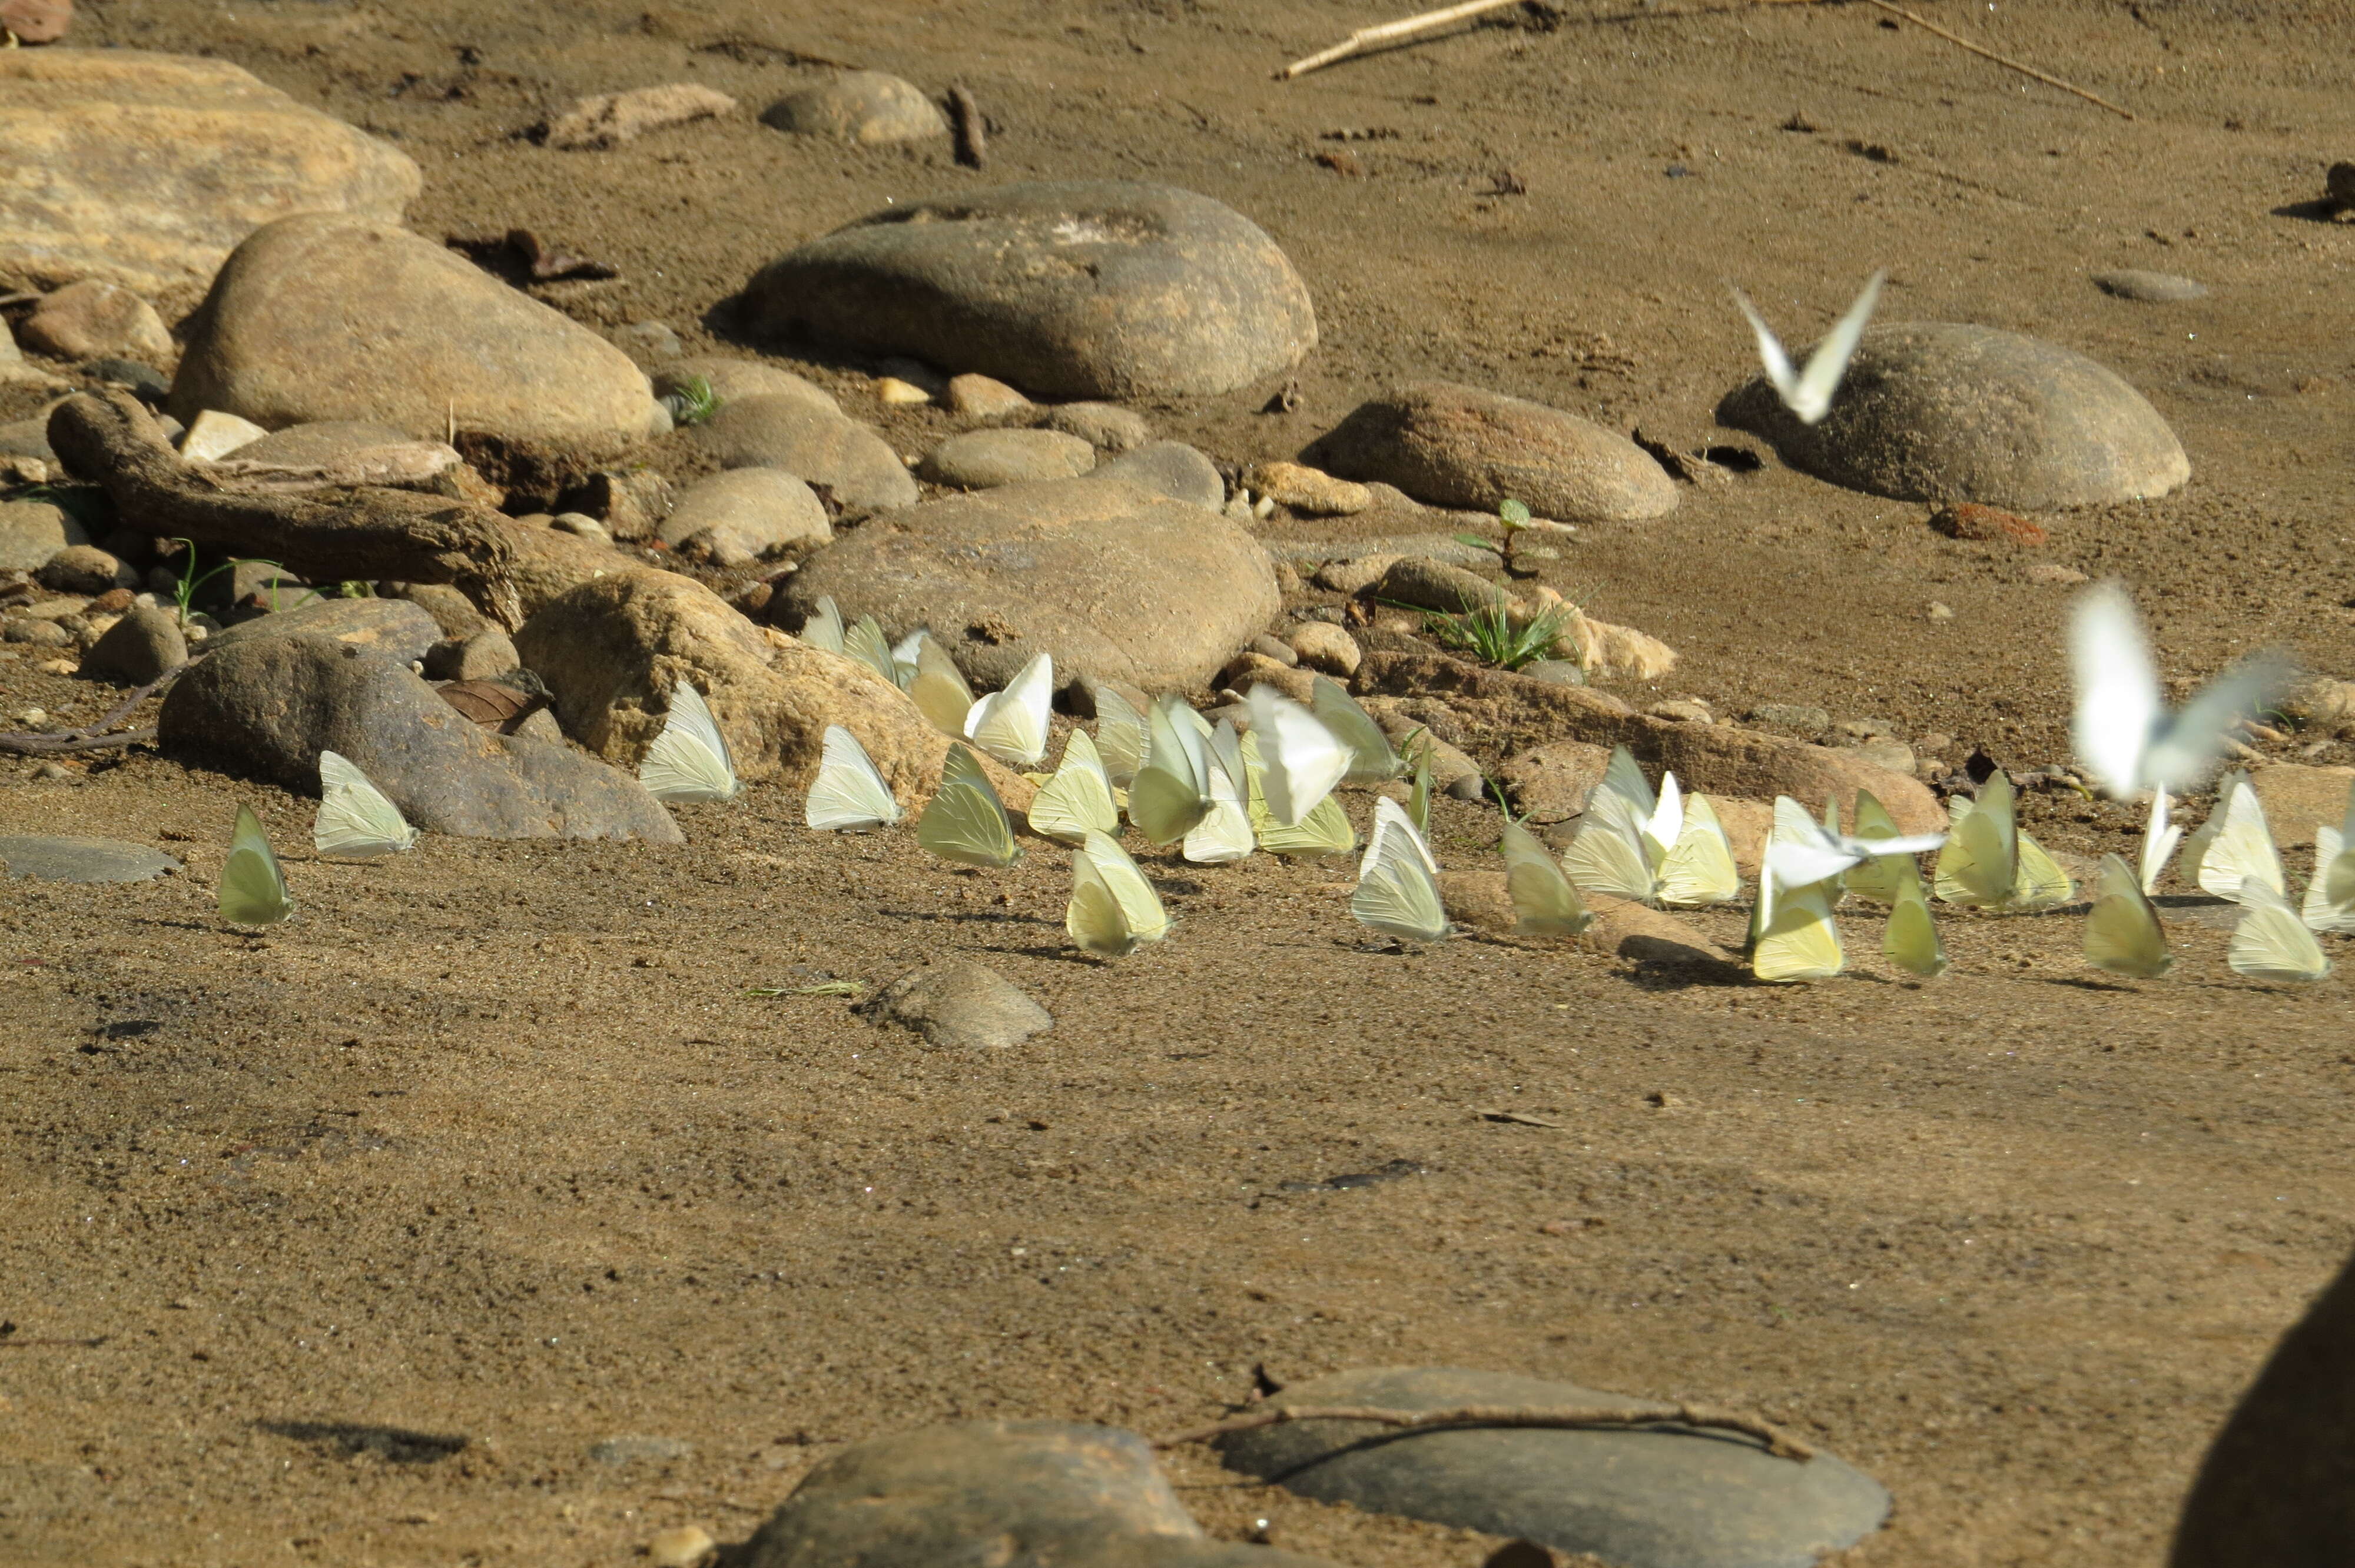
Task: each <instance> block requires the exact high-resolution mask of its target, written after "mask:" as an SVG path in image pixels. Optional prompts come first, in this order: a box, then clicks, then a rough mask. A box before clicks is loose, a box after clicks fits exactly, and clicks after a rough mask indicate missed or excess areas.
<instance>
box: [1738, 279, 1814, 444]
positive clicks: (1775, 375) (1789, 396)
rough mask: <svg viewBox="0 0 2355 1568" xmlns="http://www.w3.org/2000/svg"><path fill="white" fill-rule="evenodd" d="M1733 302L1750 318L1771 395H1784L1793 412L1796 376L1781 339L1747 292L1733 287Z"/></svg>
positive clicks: (1794, 410) (1759, 359)
mask: <svg viewBox="0 0 2355 1568" xmlns="http://www.w3.org/2000/svg"><path fill="white" fill-rule="evenodd" d="M1733 302H1734V303H1735V304H1737V305H1740V306H1741V307H1742V315H1744V316H1745V317H1747V318H1748V319H1749V322H1750V330H1751V332H1753V334H1756V335H1757V338H1758V363H1759V364H1760V365H1762V366H1765V369H1766V382H1767V385H1768V386H1770V387H1774V396H1776V397H1780V398H1781V399H1783V406H1784V407H1785V408H1789V409H1791V410H1792V411H1793V412H1794V413H1796V412H1797V404H1796V402H1795V401H1794V399H1796V397H1798V395H1799V377H1798V375H1797V373H1796V372H1795V371H1794V370H1793V369H1792V368H1791V356H1790V355H1787V354H1785V352H1783V340H1782V339H1781V338H1779V337H1776V336H1775V335H1774V328H1773V327H1770V326H1768V325H1767V324H1766V318H1765V317H1764V316H1762V315H1760V314H1759V313H1758V307H1756V306H1755V305H1753V304H1752V303H1751V302H1750V296H1749V295H1747V294H1745V293H1743V292H1742V291H1741V290H1739V289H1736V290H1734V291H1733Z"/></svg>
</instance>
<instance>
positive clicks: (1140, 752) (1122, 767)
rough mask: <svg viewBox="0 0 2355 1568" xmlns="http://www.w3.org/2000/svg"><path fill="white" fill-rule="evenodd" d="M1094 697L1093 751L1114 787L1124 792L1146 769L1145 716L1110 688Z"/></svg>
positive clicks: (1099, 689) (1097, 690) (1100, 688)
mask: <svg viewBox="0 0 2355 1568" xmlns="http://www.w3.org/2000/svg"><path fill="white" fill-rule="evenodd" d="M1095 694H1096V750H1097V751H1098V753H1099V754H1101V755H1102V757H1103V765H1104V772H1105V774H1106V775H1107V776H1108V777H1109V778H1110V779H1112V781H1113V784H1114V786H1115V787H1116V788H1118V789H1127V788H1128V786H1129V784H1130V783H1131V781H1133V780H1134V779H1135V778H1136V774H1137V770H1138V769H1139V768H1143V767H1144V766H1145V715H1143V714H1141V713H1139V712H1137V711H1136V707H1135V705H1134V704H1132V703H1131V702H1130V701H1129V700H1128V699H1127V698H1126V697H1124V696H1122V695H1121V694H1119V693H1118V692H1116V691H1114V690H1113V689H1112V688H1111V687H1110V686H1106V685H1099V686H1097V687H1096V688H1095Z"/></svg>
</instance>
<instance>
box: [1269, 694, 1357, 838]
mask: <svg viewBox="0 0 2355 1568" xmlns="http://www.w3.org/2000/svg"><path fill="white" fill-rule="evenodd" d="M1243 706H1244V709H1245V711H1246V712H1247V713H1249V715H1251V726H1252V735H1253V736H1257V737H1258V740H1259V760H1260V767H1261V768H1262V770H1263V772H1262V776H1261V779H1260V784H1261V787H1262V788H1263V789H1265V790H1266V792H1267V809H1268V810H1269V811H1270V812H1271V813H1273V815H1274V817H1275V820H1276V821H1279V822H1282V823H1283V824H1284V826H1285V827H1295V826H1297V825H1298V823H1299V821H1300V819H1301V818H1303V817H1305V816H1306V815H1307V814H1308V813H1309V812H1311V811H1313V810H1316V802H1317V801H1319V800H1323V799H1325V797H1326V796H1327V795H1328V794H1330V793H1332V790H1333V787H1334V786H1335V785H1336V784H1338V783H1340V782H1341V780H1342V779H1344V778H1346V777H1347V776H1348V772H1349V769H1350V768H1351V767H1352V766H1354V765H1355V763H1356V761H1357V758H1356V754H1355V753H1353V752H1352V751H1351V750H1350V749H1349V748H1348V747H1346V746H1344V745H1342V744H1341V741H1340V738H1339V737H1338V736H1336V735H1335V734H1334V733H1333V732H1332V731H1331V730H1329V729H1327V728H1326V727H1325V725H1324V723H1323V721H1321V720H1320V719H1318V718H1317V716H1316V715H1315V714H1312V713H1310V712H1309V711H1308V710H1307V709H1306V708H1304V707H1302V706H1301V705H1299V704H1298V703H1295V702H1293V701H1292V700H1291V699H1289V698H1287V697H1284V696H1280V695H1278V694H1277V693H1276V691H1275V689H1274V688H1273V686H1267V685H1259V686H1253V687H1252V689H1251V691H1250V693H1249V694H1247V695H1246V696H1245V697H1244V698H1243Z"/></svg>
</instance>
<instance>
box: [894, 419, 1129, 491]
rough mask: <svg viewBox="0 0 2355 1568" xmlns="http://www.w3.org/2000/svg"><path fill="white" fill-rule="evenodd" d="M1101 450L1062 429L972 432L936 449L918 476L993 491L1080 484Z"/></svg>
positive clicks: (960, 487)
mask: <svg viewBox="0 0 2355 1568" xmlns="http://www.w3.org/2000/svg"><path fill="white" fill-rule="evenodd" d="M1095 466H1096V450H1095V448H1093V447H1092V446H1090V445H1089V444H1088V443H1087V442H1086V441H1085V440H1082V439H1081V438H1080V437H1078V436H1070V435H1065V434H1063V433H1062V432H1061V431H1060V430H967V431H965V432H964V434H963V435H957V436H951V437H950V438H949V439H948V440H944V441H943V442H942V443H941V444H940V445H939V446H936V447H934V448H933V449H932V451H931V453H930V454H929V455H927V456H926V457H925V459H924V461H922V463H920V464H918V465H917V469H916V471H917V472H918V473H920V474H922V476H923V477H924V478H926V479H928V480H930V481H932V482H933V483H934V484H947V485H954V486H956V487H957V488H959V489H961V490H994V489H996V487H997V486H999V485H1001V484H1020V483H1022V482H1024V481H1026V480H1034V479H1076V478H1078V477H1079V476H1080V475H1081V474H1083V473H1085V472H1087V471H1089V470H1090V469H1092V468H1094V467H1095Z"/></svg>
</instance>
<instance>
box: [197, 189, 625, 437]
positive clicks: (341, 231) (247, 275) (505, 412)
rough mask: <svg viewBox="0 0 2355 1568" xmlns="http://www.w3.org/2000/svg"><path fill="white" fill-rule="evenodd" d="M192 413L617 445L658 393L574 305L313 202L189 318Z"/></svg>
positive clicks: (236, 262) (275, 230) (227, 273)
mask: <svg viewBox="0 0 2355 1568" xmlns="http://www.w3.org/2000/svg"><path fill="white" fill-rule="evenodd" d="M186 338H187V344H186V349H185V350H184V352H183V353H182V355H181V358H180V367H179V373H178V375H176V376H175V377H174V378H173V381H172V396H171V399H170V407H171V410H172V412H173V413H174V414H176V415H177V416H179V418H182V419H193V418H196V416H197V413H198V411H200V410H202V409H206V408H218V409H220V410H221V411H223V412H224V413H230V414H236V415H238V416H240V418H247V419H251V420H252V421H253V422H254V423H256V424H258V425H261V426H263V427H265V428H267V429H278V428H279V427H281V426H284V425H297V424H304V423H309V422H312V421H316V420H325V419H366V420H372V421H380V422H382V423H384V424H388V425H393V426H397V427H399V428H400V429H401V430H402V431H403V432H404V433H406V434H407V435H409V436H411V437H418V438H424V437H432V438H434V439H436V440H438V439H440V438H441V437H442V435H443V434H444V433H445V432H446V430H447V428H448V424H449V422H450V420H451V419H452V418H453V414H454V417H455V418H456V421H457V425H458V428H459V429H462V430H474V431H485V432H488V433H490V434H493V435H496V436H499V437H502V438H505V439H506V440H520V441H540V442H548V443H552V444H557V445H570V444H576V443H579V444H586V445H591V446H599V447H602V446H616V447H618V446H620V445H622V444H624V443H626V442H629V441H633V440H638V439H639V438H641V437H643V436H644V435H645V433H646V431H647V428H648V422H649V420H650V419H651V418H652V416H653V413H654V407H655V403H654V391H653V388H652V387H650V386H649V385H648V383H647V381H646V377H645V372H643V371H641V370H640V369H639V368H638V367H637V366H636V365H635V364H634V363H633V362H632V360H631V359H630V356H629V355H626V354H623V352H622V351H621V350H620V349H618V348H615V347H614V346H613V344H610V343H608V342H606V341H605V340H604V339H603V338H602V337H600V336H598V335H597V334H595V333H593V332H591V331H590V330H589V329H588V328H587V327H584V326H582V325H581V324H580V323H578V322H575V321H574V320H572V319H571V318H570V316H567V315H565V314H563V313H560V312H558V311H555V310H552V309H550V308H549V307H548V306H547V305H543V304H541V303H540V302H538V301H537V300H535V299H533V298H531V297H530V296H529V295H527V294H526V293H524V292H522V291H520V290H517V289H514V288H511V287H509V286H508V285H507V284H506V283H503V282H501V281H499V280H498V279H496V278H495V277H493V276H491V274H489V273H488V272H485V271H484V270H482V269H481V268H479V267H477V266H475V265H474V263H473V262H471V261H468V260H465V259H464V257H462V256H460V255H458V254H457V253H456V252H454V251H453V250H451V249H449V248H448V247H446V246H443V245H440V244H436V243H435V242H433V241H432V240H430V239H426V238H421V236H418V235H414V234H411V233H410V232H409V231H408V230H406V229H404V228H399V227H397V226H396V225H393V224H389V223H381V222H370V221H367V220H364V219H360V218H354V217H342V216H339V215H336V214H332V213H305V214H303V215H301V216H299V217H287V218H281V219H280V220H279V221H277V222H276V223H273V224H271V225H269V226H268V227H267V228H261V229H260V230H258V231H256V232H255V233H254V234H253V235H252V236H251V237H250V238H248V239H246V240H245V242H244V243H243V244H241V245H240V246H239V247H238V248H237V250H236V253H235V254H233V255H231V256H230V257H229V260H228V262H227V263H226V264H224V265H223V266H222V268H221V270H220V273H219V275H218V276H217V277H216V278H214V280H213V284H212V288H211V290H210V291H208V293H207V294H206V295H205V299H204V303H202V304H201V305H199V306H198V307H197V312H196V313H195V314H194V315H193V316H191V317H190V318H189V319H188V322H187V323H186Z"/></svg>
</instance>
